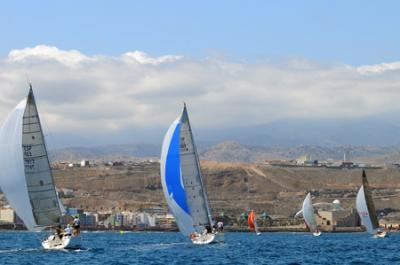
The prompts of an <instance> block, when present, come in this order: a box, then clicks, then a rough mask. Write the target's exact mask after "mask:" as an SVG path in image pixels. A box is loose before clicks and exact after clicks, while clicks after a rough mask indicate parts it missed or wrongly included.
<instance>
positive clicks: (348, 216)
mask: <svg viewBox="0 0 400 265" xmlns="http://www.w3.org/2000/svg"><path fill="white" fill-rule="evenodd" d="M346 157H347V158H348V157H349V154H344V159H343V161H329V162H330V163H329V164H326V163H327V162H318V160H312V159H311V157H310V156H309V155H305V156H303V157H300V158H299V159H296V160H290V161H282V160H280V161H277V160H269V161H265V162H264V163H259V164H262V167H265V168H267V169H268V168H271V167H272V168H275V169H280V170H282V169H285V168H291V169H293V168H294V169H296V168H297V169H298V170H300V171H302V170H304V168H309V169H311V170H318V169H321V168H323V170H333V169H342V171H343V172H348V170H351V169H354V172H357V169H359V168H361V167H362V168H369V169H370V170H382V166H379V165H378V166H376V165H366V164H358V163H355V162H352V161H350V160H348V159H346ZM214 163H215V162H214ZM217 164H218V163H217ZM259 166H260V165H259ZM386 167H387V166H386ZM52 168H53V172H54V175H55V180H56V183H58V185H57V193H58V195H59V197H60V199H61V200H62V201H63V203H64V206H65V215H64V217H63V219H62V223H63V224H67V223H70V222H71V221H72V219H73V218H74V217H75V216H79V218H80V220H81V224H82V228H83V229H86V230H124V231H125V230H126V231H144V230H148V231H177V230H178V227H177V224H176V222H175V218H174V216H173V215H172V214H171V212H170V211H169V209H168V207H167V206H166V204H165V202H163V199H162V198H161V190H160V183H159V181H157V178H159V176H158V169H159V162H158V161H156V160H152V159H148V160H137V159H136V160H127V161H125V160H118V161H94V160H92V161H90V160H86V159H85V160H81V161H76V162H71V161H58V162H55V163H53V164H52ZM391 168H392V169H391V170H396V165H392V166H391ZM205 172H206V175H207V174H209V172H208V170H205ZM335 172H336V171H335ZM339 172H340V171H339ZM223 174H228V175H229V172H227V171H225V172H223ZM121 175H123V176H124V179H123V180H122V182H121ZM82 178H85V179H87V180H88V182H87V184H88V185H89V187H91V189H88V187H86V188H85V187H83V185H74V180H76V179H80V180H83V179H82ZM88 178H89V179H88ZM107 178H109V179H110V181H109V182H108V181H106V179H107ZM241 178H242V177H241ZM99 179H102V181H103V182H102V183H98V182H99ZM206 179H207V178H206ZM128 181H129V182H131V183H130V184H129V183H127V182H128ZM240 181H242V180H240ZM251 182H252V180H251V179H249V180H247V182H246V183H244V184H245V185H246V187H247V189H248V191H246V192H244V191H243V190H241V194H242V201H243V200H249V202H247V205H245V204H242V205H244V206H243V207H239V209H238V208H237V207H236V208H235V209H232V205H230V206H227V207H226V208H224V207H222V206H220V205H219V204H217V203H214V199H216V196H215V195H214V194H213V193H212V191H211V192H210V198H211V205H212V206H214V207H216V209H215V211H214V213H216V215H215V216H213V219H214V220H215V221H216V222H217V221H221V222H223V223H224V224H225V227H226V229H227V230H231V231H247V230H248V229H247V226H248V225H247V217H248V213H249V211H250V206H253V205H252V204H253V203H252V201H253V200H252V196H253V195H256V194H257V187H255V186H254V185H264V184H263V183H257V184H256V183H254V184H252V183H251ZM118 185H121V186H118ZM265 185H267V184H265ZM113 186H114V187H113ZM113 189H116V190H117V191H118V192H122V193H124V194H126V192H128V193H132V194H135V193H138V195H139V197H137V198H140V200H138V201H137V202H136V203H132V202H131V201H132V199H130V198H129V197H132V196H127V197H126V198H125V197H119V198H117V199H116V198H115V195H113V194H110V192H111V191H112V190H113ZM144 190H147V191H150V192H151V193H152V194H155V193H157V192H159V193H160V194H158V196H157V197H156V200H147V199H143V196H144V195H143V191H144ZM107 192H108V193H109V194H108V195H109V196H110V197H111V198H113V199H110V198H107V196H105V194H107ZM305 192H306V191H305V190H303V191H301V190H299V191H290V190H287V189H284V190H281V191H279V192H277V195H276V197H277V198H276V199H280V200H281V201H282V203H283V204H285V203H286V205H285V207H287V206H288V205H287V204H288V203H287V202H288V199H289V200H290V198H293V196H294V197H298V198H299V200H300V199H301V198H302V197H304V196H305ZM383 192H384V191H383ZM386 192H389V193H390V191H386ZM275 193H276V191H275ZM312 194H313V195H314V196H315V197H316V199H317V200H318V197H321V198H324V197H325V200H324V201H325V203H324V204H322V206H321V207H318V211H317V212H316V214H315V216H316V220H317V223H318V225H319V226H320V227H321V228H322V230H323V231H331V232H335V231H336V232H342V231H362V228H361V227H360V225H361V224H360V220H359V218H358V215H357V213H356V211H355V209H354V204H348V203H345V205H344V206H342V205H341V202H340V201H341V199H342V198H340V196H344V197H345V198H344V201H345V202H346V201H349V199H350V200H351V199H354V197H355V191H351V190H350V191H349V192H348V193H346V192H342V193H340V192H335V191H333V190H324V191H321V190H314V191H312ZM388 196H389V197H390V196H392V197H393V194H388ZM153 197H154V196H153ZM276 199H275V200H276ZM329 199H331V200H332V201H330V202H329V201H328V200H329ZM219 200H220V199H219ZM253 202H254V201H253ZM254 203H256V204H257V202H254ZM225 204H226V202H225ZM0 205H1V208H0V229H24V226H23V223H22V221H21V220H20V219H19V217H18V216H17V215H16V213H15V212H14V210H13V209H12V208H10V207H9V206H8V204H7V201H6V199H5V197H4V195H2V194H0ZM294 207H300V205H297V206H294ZM294 207H292V208H293V209H292V210H291V211H289V213H290V214H287V213H286V214H285V213H284V212H282V213H281V214H279V213H277V212H276V211H275V210H271V209H269V208H267V207H262V205H258V206H257V208H256V210H258V212H257V223H258V224H259V226H260V229H261V230H263V231H306V227H305V225H304V222H303V220H302V219H301V218H295V217H294V214H295V210H296V209H295V208H294ZM253 208H255V207H254V206H253ZM381 217H382V218H381V219H380V225H381V226H382V227H390V228H391V229H397V228H398V227H399V225H398V223H399V220H400V216H397V211H396V210H393V209H384V210H382V212H381Z"/></svg>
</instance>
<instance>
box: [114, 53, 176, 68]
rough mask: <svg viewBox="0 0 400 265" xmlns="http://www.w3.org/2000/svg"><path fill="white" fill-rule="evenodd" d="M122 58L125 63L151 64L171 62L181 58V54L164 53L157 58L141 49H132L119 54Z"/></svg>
mask: <svg viewBox="0 0 400 265" xmlns="http://www.w3.org/2000/svg"><path fill="white" fill-rule="evenodd" d="M121 58H122V60H123V61H125V62H127V63H138V64H153V65H158V64H162V63H168V62H169V63H172V62H175V61H178V60H181V59H182V58H183V56H182V55H165V56H160V57H157V58H154V57H150V56H149V55H148V54H147V53H145V52H141V51H133V52H127V53H124V54H123V55H122V56H121Z"/></svg>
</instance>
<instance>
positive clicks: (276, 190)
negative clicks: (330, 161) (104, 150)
mask: <svg viewBox="0 0 400 265" xmlns="http://www.w3.org/2000/svg"><path fill="white" fill-rule="evenodd" d="M202 170H203V174H204V178H205V183H206V186H207V191H208V195H209V199H210V203H211V207H212V209H213V212H214V213H219V212H225V213H227V214H232V215H237V214H239V213H240V212H242V211H243V210H244V209H246V208H247V207H251V208H255V209H256V210H257V211H266V212H267V213H269V214H271V215H284V216H292V215H293V214H294V213H295V212H296V211H297V210H298V209H299V208H300V207H301V203H302V200H303V197H304V196H305V194H306V192H307V191H312V194H313V195H314V196H316V199H315V201H317V202H318V201H327V202H330V201H333V200H334V199H339V200H340V201H341V202H342V204H343V205H344V207H352V205H353V204H354V200H355V194H356V191H357V189H358V187H359V185H360V182H361V171H360V170H341V169H326V168H278V167H271V166H268V165H265V164H255V163H220V162H215V161H203V162H202ZM367 174H368V177H369V181H370V184H371V186H372V187H374V188H375V189H374V196H375V198H376V200H375V202H376V206H377V208H378V209H384V208H393V209H400V207H399V205H400V171H399V170H398V169H397V168H386V169H375V170H370V171H368V172H367ZM55 181H56V184H57V186H58V187H62V188H71V189H74V190H75V197H74V198H69V199H64V200H65V203H66V204H67V205H69V206H74V207H82V208H84V209H87V210H105V209H114V210H119V209H121V210H122V209H126V210H135V209H139V208H143V207H149V206H163V207H165V201H164V198H163V194H162V189H161V184H160V176H159V164H158V163H141V164H138V165H135V166H128V167H110V168H109V167H105V168H99V167H97V168H75V169H63V170H55Z"/></svg>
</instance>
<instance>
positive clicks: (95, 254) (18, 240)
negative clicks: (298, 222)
mask: <svg viewBox="0 0 400 265" xmlns="http://www.w3.org/2000/svg"><path fill="white" fill-rule="evenodd" d="M82 235H83V238H82V244H83V245H82V248H81V249H77V250H58V251H55V250H53V251H46V250H43V249H42V248H41V246H40V242H39V240H38V237H43V236H44V235H40V234H37V233H30V232H4V231H0V264H7V265H9V264H35V265H39V264H57V265H61V264H69V265H72V264H74V265H75V264H144V265H147V264H400V233H398V234H396V233H392V234H390V236H389V237H388V238H383V239H373V238H371V237H370V236H369V235H367V234H365V233H343V234H328V233H325V234H322V236H320V237H313V236H311V235H310V234H306V233H263V234H262V235H260V236H256V235H255V234H252V233H226V234H225V243H217V244H211V245H206V246H196V245H193V244H192V243H191V242H189V241H188V240H187V239H186V238H185V237H183V236H182V235H181V234H179V233H155V232H149V233H127V232H126V233H124V234H120V233H111V232H90V233H84V234H82Z"/></svg>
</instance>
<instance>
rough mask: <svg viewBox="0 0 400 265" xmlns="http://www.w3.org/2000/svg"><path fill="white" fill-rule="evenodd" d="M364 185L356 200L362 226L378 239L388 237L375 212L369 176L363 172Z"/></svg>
mask: <svg viewBox="0 0 400 265" xmlns="http://www.w3.org/2000/svg"><path fill="white" fill-rule="evenodd" d="M362 183H363V185H362V186H361V188H360V189H359V191H358V193H357V198H356V208H357V212H358V215H359V216H360V219H361V222H362V225H363V226H364V227H365V229H366V230H367V232H368V233H369V234H371V235H373V236H374V237H375V238H377V237H386V235H387V233H386V231H384V230H382V229H381V228H380V227H379V222H378V217H377V215H376V211H375V205H374V202H373V200H372V195H371V191H370V188H369V184H368V180H367V175H366V174H365V171H364V170H363V173H362Z"/></svg>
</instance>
